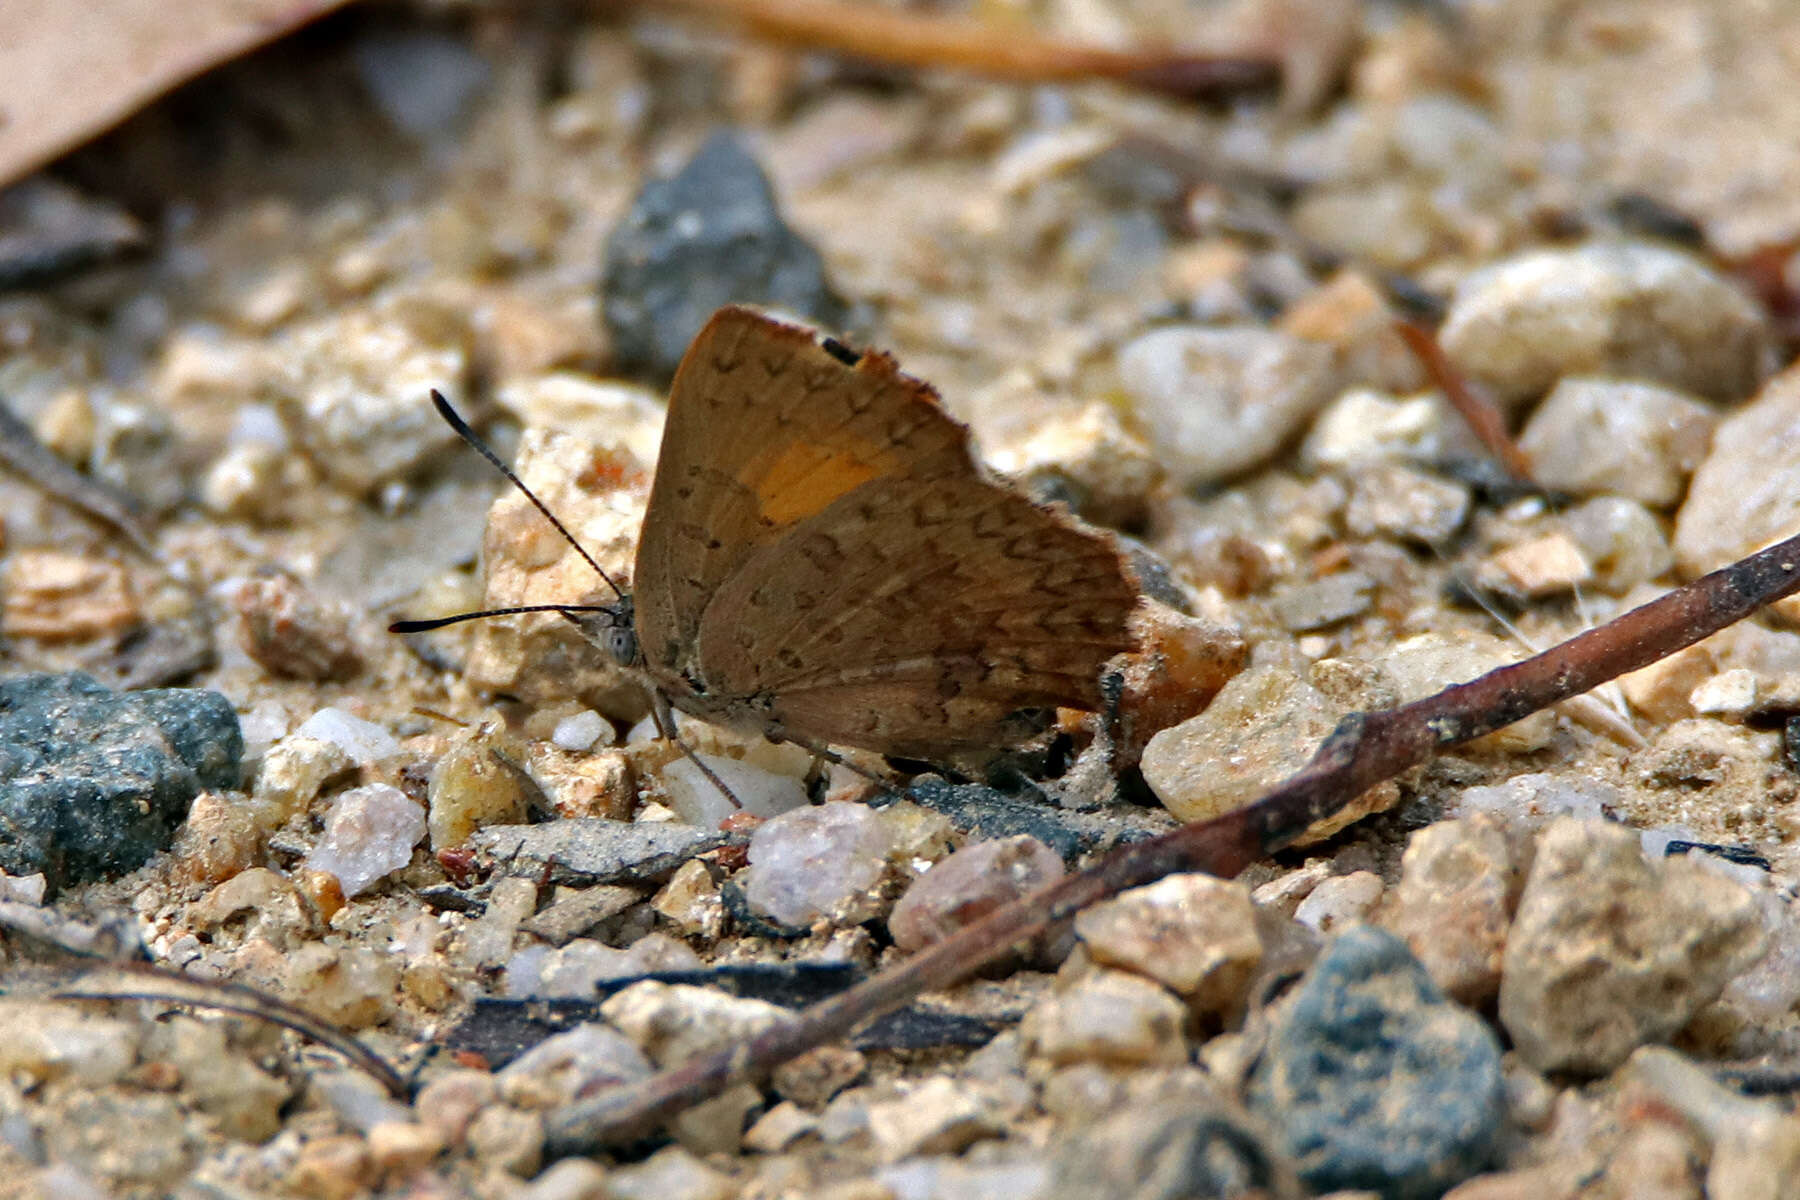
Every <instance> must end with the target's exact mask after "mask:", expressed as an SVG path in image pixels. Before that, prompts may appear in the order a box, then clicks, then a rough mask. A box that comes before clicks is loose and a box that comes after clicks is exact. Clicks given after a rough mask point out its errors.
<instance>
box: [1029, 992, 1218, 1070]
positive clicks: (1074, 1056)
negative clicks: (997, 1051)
mask: <svg viewBox="0 0 1800 1200" xmlns="http://www.w3.org/2000/svg"><path fill="white" fill-rule="evenodd" d="M1186 1021H1187V1012H1186V1010H1185V1009H1184V1008H1183V1007H1182V1004H1181V1002H1180V1001H1179V1000H1177V999H1176V998H1175V997H1174V996H1172V995H1170V994H1169V992H1167V991H1166V990H1164V989H1163V988H1162V987H1160V986H1158V985H1157V984H1154V983H1151V982H1150V981H1149V980H1148V979H1144V978H1142V977H1140V976H1137V975H1128V974H1126V973H1125V972H1123V971H1104V970H1103V971H1095V972H1093V973H1091V974H1089V975H1086V976H1083V977H1082V978H1080V979H1077V980H1076V981H1074V982H1073V983H1071V984H1070V985H1069V986H1068V987H1067V988H1064V989H1059V990H1057V991H1054V992H1052V993H1051V994H1050V995H1048V996H1046V997H1044V998H1043V999H1042V1000H1039V1001H1038V1002H1037V1003H1036V1004H1035V1005H1033V1006H1032V1008H1031V1011H1030V1012H1028V1013H1026V1014H1025V1020H1024V1022H1023V1023H1022V1024H1021V1025H1020V1027H1019V1032H1020V1034H1021V1036H1023V1037H1024V1039H1025V1043H1026V1046H1027V1047H1028V1048H1029V1050H1030V1052H1031V1053H1032V1054H1033V1055H1035V1056H1036V1057H1039V1058H1045V1059H1048V1060H1049V1061H1050V1062H1052V1063H1056V1064H1063V1063H1072V1062H1081V1061H1097V1062H1110V1063H1118V1064H1121V1065H1123V1064H1149V1063H1167V1064H1173V1063H1182V1062H1186V1061H1187V1041H1186V1039H1185V1038H1184V1037H1183V1036H1182V1029H1183V1027H1184V1025H1185V1024H1186Z"/></svg>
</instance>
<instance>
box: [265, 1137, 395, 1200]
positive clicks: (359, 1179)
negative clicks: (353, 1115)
mask: <svg viewBox="0 0 1800 1200" xmlns="http://www.w3.org/2000/svg"><path fill="white" fill-rule="evenodd" d="M282 1182H283V1183H284V1184H285V1186H286V1187H287V1188H288V1189H289V1190H291V1191H292V1192H293V1193H294V1194H297V1195H301V1196H318V1197H321V1200H354V1198H355V1197H357V1196H363V1195H366V1194H368V1190H369V1186H370V1184H372V1183H373V1182H374V1168H373V1164H371V1163H370V1161H369V1148H368V1145H367V1144H366V1143H365V1142H364V1140H363V1139H362V1138H361V1137H358V1136H356V1135H354V1134H347V1133H346V1134H336V1135H333V1136H331V1137H316V1138H312V1139H311V1140H309V1141H308V1142H307V1143H306V1144H305V1145H304V1146H302V1147H301V1148H300V1153H299V1154H298V1155H297V1156H296V1157H295V1159H294V1165H293V1167H292V1168H291V1169H290V1170H289V1171H288V1173H287V1178H286V1179H284V1180H283V1181H282Z"/></svg>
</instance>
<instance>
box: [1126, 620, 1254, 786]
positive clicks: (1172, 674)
mask: <svg viewBox="0 0 1800 1200" xmlns="http://www.w3.org/2000/svg"><path fill="white" fill-rule="evenodd" d="M1131 622H1132V632H1133V633H1134V634H1135V635H1136V637H1137V639H1138V647H1139V648H1138V651H1137V652H1136V653H1135V654H1131V655H1128V656H1126V658H1125V659H1124V662H1123V665H1122V666H1121V668H1120V675H1121V682H1122V684H1123V689H1122V691H1121V693H1120V696H1119V704H1118V718H1119V729H1118V742H1117V745H1116V746H1115V749H1114V753H1115V755H1116V756H1117V761H1118V762H1119V764H1120V765H1121V766H1131V765H1134V764H1136V763H1137V762H1138V761H1139V759H1140V758H1141V757H1142V756H1143V751H1144V746H1145V745H1146V744H1147V743H1148V742H1149V740H1150V739H1151V738H1152V737H1154V736H1155V735H1156V734H1157V733H1158V732H1159V731H1161V730H1164V729H1168V728H1169V727H1171V726H1173V725H1177V724H1180V723H1181V722H1182V721H1185V720H1188V719H1189V718H1190V717H1193V716H1195V715H1197V714H1199V713H1200V712H1202V711H1204V710H1205V708H1206V706H1207V705H1208V704H1210V703H1211V702H1212V700H1213V697H1215V696H1217V695H1218V694H1219V690H1220V689H1221V688H1223V687H1224V686H1225V685H1226V683H1228V682H1229V681H1230V680H1231V678H1232V677H1233V676H1234V675H1236V674H1237V673H1238V672H1239V671H1242V670H1243V669H1244V664H1245V663H1247V662H1249V660H1250V646H1249V643H1248V642H1247V641H1246V640H1245V639H1244V635H1243V631H1242V630H1240V629H1239V628H1237V626H1235V625H1230V624H1226V623H1224V622H1222V621H1217V620H1209V619H1206V618H1203V617H1190V616H1187V615H1186V614H1184V613H1180V612H1177V611H1176V610H1174V609H1172V608H1170V607H1168V606H1167V605H1165V604H1160V603H1158V602H1156V601H1154V600H1148V599H1146V600H1145V601H1144V602H1143V603H1141V604H1140V605H1139V606H1138V608H1137V611H1136V612H1134V613H1133V614H1132V617H1131Z"/></svg>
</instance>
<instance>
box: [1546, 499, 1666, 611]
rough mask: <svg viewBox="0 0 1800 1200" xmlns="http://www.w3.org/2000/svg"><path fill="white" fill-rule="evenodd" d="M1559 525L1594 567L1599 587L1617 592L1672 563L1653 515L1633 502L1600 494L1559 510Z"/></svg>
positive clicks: (1656, 574) (1645, 580)
mask: <svg viewBox="0 0 1800 1200" xmlns="http://www.w3.org/2000/svg"><path fill="white" fill-rule="evenodd" d="M1563 527H1564V528H1565V529H1567V530H1568V531H1569V536H1570V537H1572V538H1574V539H1575V544H1576V545H1577V546H1579V547H1580V548H1581V553H1582V556H1583V557H1584V558H1586V559H1587V561H1588V565H1589V566H1590V567H1591V568H1592V569H1593V574H1594V583H1595V585H1596V586H1597V587H1599V588H1600V589H1601V590H1602V591H1605V592H1609V593H1611V594H1612V595H1615V596H1620V595H1624V594H1625V593H1626V592H1629V591H1630V590H1631V589H1632V588H1635V587H1637V586H1639V585H1640V584H1645V583H1649V582H1650V581H1651V580H1653V579H1657V578H1660V577H1661V576H1662V575H1664V574H1665V573H1667V571H1668V570H1669V568H1670V567H1673V566H1674V565H1675V552H1674V551H1673V550H1671V549H1670V547H1669V538H1668V535H1667V534H1665V533H1664V532H1663V527H1662V522H1660V521H1658V520H1657V519H1656V516H1655V514H1653V513H1652V512H1650V510H1649V509H1647V508H1645V507H1644V506H1643V505H1641V504H1638V503H1637V502H1636V501H1632V500H1626V499H1623V498H1621V497H1618V496H1598V497H1595V498H1594V499H1592V500H1589V501H1587V502H1585V503H1582V504H1578V505H1576V506H1575V507H1574V508H1571V509H1569V510H1568V511H1567V512H1565V513H1564V514H1563Z"/></svg>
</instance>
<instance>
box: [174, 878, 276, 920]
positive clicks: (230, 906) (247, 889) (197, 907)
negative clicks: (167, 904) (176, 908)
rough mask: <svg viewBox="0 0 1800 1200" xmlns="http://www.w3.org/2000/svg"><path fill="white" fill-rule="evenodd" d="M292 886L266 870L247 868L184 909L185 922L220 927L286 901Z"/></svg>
mask: <svg viewBox="0 0 1800 1200" xmlns="http://www.w3.org/2000/svg"><path fill="white" fill-rule="evenodd" d="M293 895H294V885H293V884H291V883H289V882H288V881H287V880H286V879H284V878H283V877H282V876H280V875H278V874H276V873H275V872H274V871H271V870H269V869H268V868H267V867H251V868H249V869H248V870H245V871H240V872H239V873H237V874H236V875H233V876H232V877H231V878H229V879H227V880H226V881H225V882H223V883H221V884H220V885H219V886H218V887H215V888H214V889H212V891H210V892H208V893H206V895H204V896H202V897H201V898H200V899H198V900H196V901H194V902H193V903H192V904H190V905H188V907H187V922H188V924H190V925H195V926H198V927H199V928H201V929H210V928H212V927H213V926H216V925H222V924H224V923H225V922H226V921H229V920H230V919H231V918H233V917H235V916H237V915H238V914H239V913H243V912H262V911H265V910H269V909H272V908H274V907H275V905H276V904H277V903H280V902H281V901H283V900H287V901H288V902H289V903H292V897H293Z"/></svg>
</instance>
